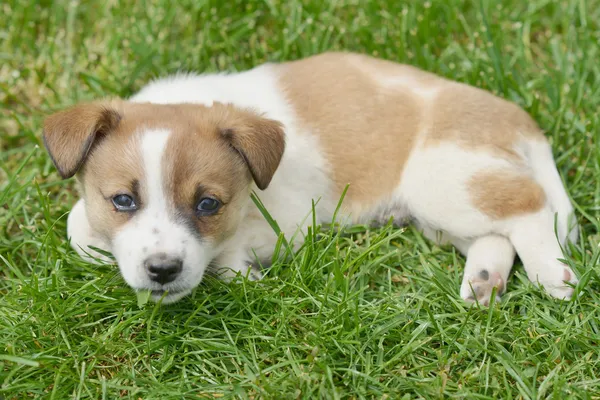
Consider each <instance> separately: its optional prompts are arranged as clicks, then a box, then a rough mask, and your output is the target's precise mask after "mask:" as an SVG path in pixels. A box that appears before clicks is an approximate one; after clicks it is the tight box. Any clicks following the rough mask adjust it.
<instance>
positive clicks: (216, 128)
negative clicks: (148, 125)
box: [164, 104, 284, 242]
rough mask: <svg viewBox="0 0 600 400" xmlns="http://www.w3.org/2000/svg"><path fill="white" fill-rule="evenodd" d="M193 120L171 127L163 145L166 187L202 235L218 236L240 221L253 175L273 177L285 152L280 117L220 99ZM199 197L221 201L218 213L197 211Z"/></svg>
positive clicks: (263, 183)
mask: <svg viewBox="0 0 600 400" xmlns="http://www.w3.org/2000/svg"><path fill="white" fill-rule="evenodd" d="M193 121H194V122H193V124H194V129H192V130H174V131H173V133H172V137H171V138H170V140H169V142H168V145H167V148H166V150H165V156H164V157H165V164H164V165H165V168H166V169H165V176H166V177H167V180H166V184H167V192H168V193H172V194H173V196H174V199H173V200H174V204H175V205H176V209H177V212H178V213H179V215H180V216H181V217H182V218H184V219H185V220H186V221H188V223H189V224H190V225H191V226H193V227H194V229H195V231H196V232H198V234H199V235H200V236H201V237H210V238H213V239H214V240H216V241H217V242H219V241H221V240H223V239H225V238H226V237H229V236H231V235H232V234H233V233H234V232H235V229H236V228H237V226H238V224H239V222H240V218H241V213H242V212H243V210H244V207H245V205H246V204H247V202H248V198H249V195H250V185H249V183H250V181H251V176H253V177H254V179H255V180H257V185H259V186H262V187H263V188H266V186H267V185H268V183H269V181H270V180H271V178H272V176H273V174H274V173H275V170H276V169H277V166H278V165H279V160H280V159H281V156H282V155H283V143H284V142H283V132H282V131H281V127H280V124H279V123H276V122H274V121H270V120H267V119H264V118H261V117H260V116H258V115H256V114H254V113H252V112H248V111H245V110H240V109H237V108H235V107H233V106H228V105H222V104H215V105H214V106H213V107H211V108H209V109H206V110H205V111H203V112H202V113H196V114H195V115H194V116H193ZM224 133H225V134H224ZM259 181H260V183H259ZM203 197H212V198H216V199H217V200H219V201H220V202H221V203H222V204H223V205H222V207H221V208H220V209H219V211H218V212H217V213H216V214H213V215H210V216H197V215H196V214H195V207H196V205H197V203H198V202H199V201H200V199H202V198H203Z"/></svg>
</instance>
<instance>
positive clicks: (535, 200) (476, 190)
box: [469, 170, 546, 219]
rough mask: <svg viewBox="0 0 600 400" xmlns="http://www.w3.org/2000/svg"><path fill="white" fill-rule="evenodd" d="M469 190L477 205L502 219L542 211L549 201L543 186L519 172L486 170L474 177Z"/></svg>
mask: <svg viewBox="0 0 600 400" xmlns="http://www.w3.org/2000/svg"><path fill="white" fill-rule="evenodd" d="M469 190H470V193H471V197H472V201H473V204H474V205H475V207H477V208H478V209H479V210H480V211H481V212H483V213H484V214H486V215H488V216H490V217H493V218H498V219H502V218H508V217H513V216H516V215H520V214H525V213H531V212H535V211H538V210H540V209H541V208H542V207H543V206H544V204H545V202H546V195H545V193H544V190H543V189H542V187H541V186H540V185H539V184H538V183H537V182H536V181H534V180H533V179H532V178H529V177H527V176H525V175H523V174H520V173H517V172H508V171H503V170H498V171H489V172H482V173H480V174H477V175H475V176H473V177H472V178H471V179H470V181H469Z"/></svg>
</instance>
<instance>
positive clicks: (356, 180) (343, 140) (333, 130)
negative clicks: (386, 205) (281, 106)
mask: <svg viewBox="0 0 600 400" xmlns="http://www.w3.org/2000/svg"><path fill="white" fill-rule="evenodd" d="M346 57H348V56H347V55H344V54H337V53H327V54H323V55H320V56H316V57H311V58H308V59H305V60H300V61H295V62H291V63H285V64H281V65H280V66H279V68H280V82H281V85H282V88H283V90H284V91H285V93H286V95H287V98H288V99H289V101H290V102H291V103H292V105H293V107H294V108H295V111H296V112H297V116H298V122H299V123H300V124H301V125H303V126H304V127H306V129H308V130H310V131H311V132H313V133H314V134H315V135H317V136H318V139H319V141H320V144H321V146H322V149H323V152H324V153H325V156H326V158H327V161H328V162H329V163H330V165H331V167H332V170H333V179H334V181H335V183H336V186H337V192H338V193H337V194H338V195H340V194H341V191H342V190H343V189H344V187H345V186H346V185H347V184H350V185H351V186H350V189H349V191H348V194H347V197H346V201H345V204H346V205H348V206H350V208H356V207H360V208H366V209H368V208H370V207H374V206H376V203H377V201H378V200H381V199H384V198H386V197H388V196H389V195H391V193H392V191H393V190H394V188H395V187H396V185H397V184H398V183H399V182H400V176H401V174H402V170H403V166H404V164H405V162H406V159H407V158H408V156H409V154H410V151H411V149H412V147H413V146H414V143H415V138H416V134H417V133H418V131H419V126H420V121H421V119H422V117H423V115H422V112H421V110H420V109H419V107H418V104H417V99H416V98H415V96H414V95H412V94H411V93H408V92H404V93H403V92H400V91H397V90H386V89H385V88H382V87H378V86H377V85H375V84H374V82H373V80H372V79H371V77H370V76H368V75H366V74H365V73H364V72H362V71H361V69H360V68H357V67H355V66H353V65H352V64H351V63H350V62H348V61H347V60H346ZM384 65H385V66H386V67H389V68H392V67H391V66H388V65H387V64H385V63H384ZM319 78H320V79H323V81H321V80H319ZM325 80H326V82H325ZM373 116H377V117H375V118H374V117H373Z"/></svg>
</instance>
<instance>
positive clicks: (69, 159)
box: [43, 102, 121, 178]
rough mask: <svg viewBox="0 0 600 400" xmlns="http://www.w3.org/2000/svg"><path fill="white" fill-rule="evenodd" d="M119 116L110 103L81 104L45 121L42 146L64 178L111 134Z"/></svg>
mask: <svg viewBox="0 0 600 400" xmlns="http://www.w3.org/2000/svg"><path fill="white" fill-rule="evenodd" d="M120 120H121V114H120V113H119V111H118V110H117V109H116V108H115V107H114V104H111V103H110V102H95V103H86V104H80V105H77V106H74V107H71V108H69V109H67V110H64V111H61V112H58V113H56V114H53V115H51V116H49V117H48V118H46V120H45V121H44V133H43V136H44V145H45V146H46V149H47V150H48V153H49V154H50V158H52V161H53V162H54V165H55V166H56V168H57V169H58V172H59V173H60V175H61V176H62V177H63V178H70V177H72V176H73V175H75V173H76V172H77V171H78V170H79V169H80V168H81V166H82V165H83V163H84V161H85V159H86V157H87V155H88V153H89V152H90V150H91V148H92V145H93V144H94V142H95V141H97V140H98V139H99V138H100V137H102V136H104V135H106V134H107V133H109V132H110V131H112V130H114V129H115V128H116V127H117V125H118V124H119V121H120Z"/></svg>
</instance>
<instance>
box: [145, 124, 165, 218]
mask: <svg viewBox="0 0 600 400" xmlns="http://www.w3.org/2000/svg"><path fill="white" fill-rule="evenodd" d="M169 134H170V132H169V131H168V130H165V129H157V130H152V131H147V132H145V133H144V136H143V137H142V159H143V162H144V171H145V184H146V206H147V207H148V208H152V209H155V210H161V211H163V212H166V211H167V198H166V193H165V190H164V189H165V185H164V177H163V156H164V153H165V148H166V147H167V141H168V140H169Z"/></svg>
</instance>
